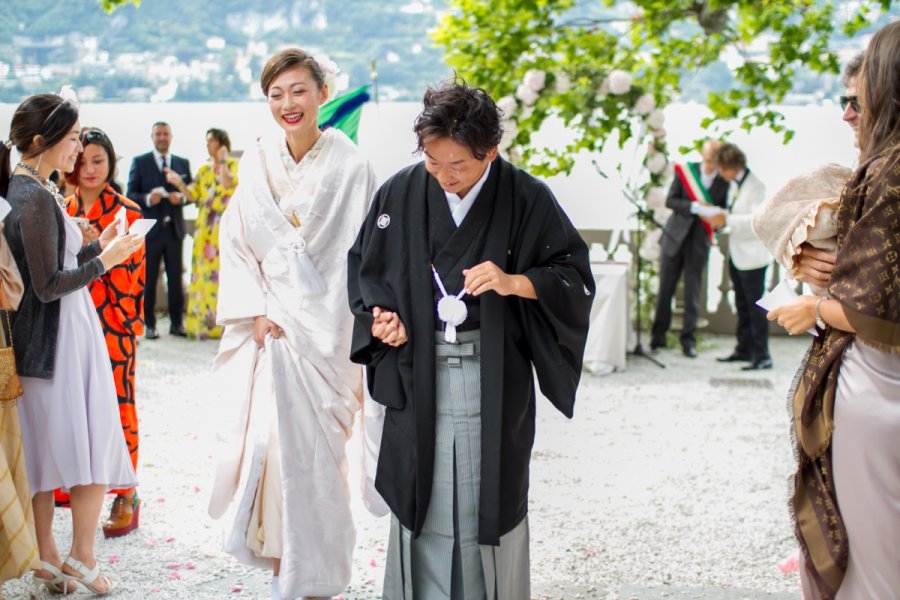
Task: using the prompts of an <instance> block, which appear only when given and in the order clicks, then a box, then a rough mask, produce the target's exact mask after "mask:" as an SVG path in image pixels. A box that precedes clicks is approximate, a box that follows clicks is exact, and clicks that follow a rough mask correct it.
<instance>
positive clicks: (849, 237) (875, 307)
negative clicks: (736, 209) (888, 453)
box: [792, 154, 900, 599]
mask: <svg viewBox="0 0 900 600" xmlns="http://www.w3.org/2000/svg"><path fill="white" fill-rule="evenodd" d="M837 219H838V223H837V261H836V263H835V268H834V272H833V273H832V277H831V282H830V284H829V288H828V289H829V292H830V294H831V296H832V297H833V298H835V299H836V300H838V301H840V302H841V304H842V305H843V309H844V313H845V314H846V316H847V319H848V320H849V321H850V324H851V325H852V326H853V328H854V329H855V330H856V333H855V334H853V333H848V332H845V331H840V330H837V329H834V328H829V329H828V330H827V331H826V332H825V334H824V335H821V336H819V337H818V338H816V339H815V340H814V341H813V344H812V347H811V348H810V350H809V353H808V354H807V359H806V362H805V364H804V366H803V367H802V369H801V372H800V373H799V375H798V379H797V382H796V387H795V389H794V391H793V413H794V434H795V437H796V453H797V458H798V469H797V473H796V474H795V476H794V496H793V499H792V508H793V512H794V519H795V531H796V534H797V538H798V539H799V541H800V547H801V550H802V551H803V553H804V555H805V558H806V561H807V565H808V566H809V567H810V569H811V571H812V573H811V574H812V575H813V579H814V580H815V581H816V584H817V586H818V588H819V592H820V593H821V594H822V596H823V597H824V598H826V599H830V598H833V597H834V595H835V594H836V593H837V590H838V588H839V587H840V585H841V581H842V580H843V578H844V573H845V572H846V569H847V561H848V558H849V546H848V540H847V531H846V529H845V527H844V523H843V520H842V519H841V514H840V510H839V507H838V504H837V499H836V497H835V489H834V478H833V477H834V476H833V474H832V469H831V434H832V431H833V430H834V421H833V417H834V402H835V396H836V393H837V380H838V372H839V370H840V367H841V358H842V356H843V353H844V350H845V349H846V348H847V346H848V345H849V344H850V342H852V341H853V340H854V338H856V339H857V340H859V341H860V342H861V343H864V344H867V345H869V346H871V347H874V348H877V349H879V350H881V351H884V352H890V353H893V354H900V156H897V155H896V154H893V155H890V156H886V157H885V156H881V157H876V158H874V159H873V160H871V161H868V162H867V163H866V164H864V165H862V166H861V167H860V168H859V169H858V170H857V172H856V173H855V174H854V176H853V178H852V179H851V180H850V182H849V183H848V184H847V187H846V188H845V189H844V193H843V196H842V198H841V204H840V207H839V209H838V218H837Z"/></svg>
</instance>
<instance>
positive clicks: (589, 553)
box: [584, 548, 597, 556]
mask: <svg viewBox="0 0 900 600" xmlns="http://www.w3.org/2000/svg"><path fill="white" fill-rule="evenodd" d="M584 554H585V556H597V551H596V550H594V549H593V548H585V549H584Z"/></svg>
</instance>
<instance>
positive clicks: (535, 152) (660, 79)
mask: <svg viewBox="0 0 900 600" xmlns="http://www.w3.org/2000/svg"><path fill="white" fill-rule="evenodd" d="M891 4H892V2H891V0H859V2H854V3H846V2H845V3H839V5H838V6H836V5H835V3H834V2H832V1H831V0H634V1H632V2H617V1H616V0H592V1H587V0H450V5H451V10H450V11H449V12H448V14H447V15H446V16H445V17H444V19H443V21H442V23H441V25H440V26H439V27H438V29H437V30H436V32H435V33H434V37H435V39H436V40H437V41H438V43H439V44H440V45H442V46H444V47H445V48H446V52H447V53H446V60H447V61H448V62H449V63H450V65H451V66H452V67H454V68H455V69H456V70H457V72H458V73H459V74H460V75H461V76H463V77H464V78H465V79H466V80H468V81H469V82H471V83H475V84H477V85H480V86H483V87H485V88H486V89H488V90H489V91H490V92H491V93H492V95H494V97H495V98H500V97H504V96H515V95H516V92H517V89H519V86H521V85H522V82H523V78H525V77H526V74H527V73H528V72H529V71H534V70H537V71H539V72H542V73H544V74H545V75H546V84H545V87H544V88H543V89H542V90H541V91H540V94H539V96H538V97H537V99H536V100H534V101H533V103H529V102H524V101H523V100H522V99H521V97H522V96H523V94H521V93H520V94H519V99H518V101H517V108H516V110H514V111H513V112H514V125H515V133H516V135H515V137H514V139H513V140H512V143H513V146H512V148H513V151H514V152H513V154H514V155H515V149H516V148H518V149H519V150H520V151H521V160H522V162H524V163H526V164H528V165H529V166H531V168H533V169H534V170H536V171H537V172H538V173H541V174H545V175H548V174H553V173H558V172H569V171H570V169H571V168H572V166H573V164H574V156H575V154H576V153H577V152H579V151H583V150H584V151H589V152H599V151H600V150H602V149H603V146H604V144H605V143H606V142H607V140H610V139H615V140H617V141H618V143H619V145H620V146H622V145H624V144H625V142H626V141H627V140H629V139H631V138H633V137H639V138H641V139H640V141H644V140H645V139H646V140H647V141H649V143H651V144H654V143H657V148H656V149H657V150H659V151H664V147H662V145H661V144H660V140H661V139H663V138H661V137H660V136H659V134H661V133H662V132H659V131H657V133H656V134H654V133H653V131H652V128H648V127H646V122H645V120H644V119H641V118H638V117H639V114H638V113H637V112H636V110H635V102H636V100H637V98H639V97H641V96H642V95H644V94H649V95H651V96H652V98H653V100H654V101H655V105H656V106H665V105H666V104H668V103H669V102H670V101H672V100H673V99H676V98H678V97H679V96H680V94H681V92H682V88H683V86H684V85H685V81H686V80H687V78H688V77H691V76H693V75H694V74H696V73H697V72H698V71H700V70H701V69H703V68H704V67H707V66H708V65H713V64H715V63H717V62H718V61H720V59H722V58H723V57H727V59H728V63H729V66H731V67H732V68H731V75H732V78H731V85H730V86H729V87H728V88H727V89H720V90H716V91H712V92H710V93H709V94H708V98H707V101H706V103H707V106H708V107H709V109H710V112H711V115H710V116H709V117H708V118H705V119H704V120H703V126H704V127H710V126H711V125H712V124H713V123H716V122H719V121H723V120H730V119H737V121H738V122H739V123H740V124H741V127H743V128H745V129H750V128H753V127H757V126H761V125H762V126H768V127H770V128H772V129H773V130H774V131H776V132H781V133H783V138H784V141H785V142H787V141H788V140H790V138H791V135H792V132H791V131H790V130H788V129H787V128H786V127H785V125H784V123H783V116H782V115H781V114H780V113H779V112H778V111H776V110H773V109H772V108H771V106H772V105H774V104H777V103H778V102H780V101H781V100H783V99H784V97H785V95H786V94H787V93H788V92H790V91H791V89H792V86H793V84H794V81H795V77H796V75H797V73H798V70H799V69H802V68H805V69H809V70H811V71H812V72H813V73H816V74H825V73H837V72H838V71H839V68H840V65H839V63H838V59H837V56H836V54H835V52H834V51H833V50H832V49H831V44H830V42H831V41H832V38H833V37H835V36H844V35H848V36H849V35H852V34H854V33H856V32H857V31H859V30H860V29H862V28H864V27H867V26H869V25H870V24H871V23H870V21H871V20H872V19H873V18H875V17H877V16H878V15H879V11H883V12H884V13H887V12H888V11H889V10H890V8H891ZM851 6H852V7H853V9H852V10H854V12H853V13H852V14H848V11H849V10H851V9H850V8H848V7H851ZM617 70H618V71H623V72H624V73H626V74H627V75H629V76H630V78H631V84H632V85H631V87H630V88H629V90H628V91H627V92H625V93H618V94H617V93H610V91H609V89H608V88H609V81H610V80H609V76H610V74H611V73H612V72H614V71H617ZM524 95H525V96H526V97H527V95H528V93H527V90H526V92H525V93H524ZM551 115H553V116H556V117H558V118H560V119H562V121H563V122H564V123H565V125H566V127H567V129H568V130H569V131H571V132H572V133H573V135H574V139H573V140H572V141H571V142H570V143H569V144H568V145H567V146H566V148H565V149H564V150H558V149H556V150H552V149H545V148H538V147H535V144H533V143H532V135H533V133H534V132H535V131H537V130H538V129H539V128H540V127H541V125H542V124H543V122H544V121H545V120H546V119H547V118H548V117H549V116H551ZM511 116H513V115H511ZM654 138H656V139H657V142H654V141H653V140H654Z"/></svg>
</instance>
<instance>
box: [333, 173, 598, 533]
mask: <svg viewBox="0 0 900 600" xmlns="http://www.w3.org/2000/svg"><path fill="white" fill-rule="evenodd" d="M434 184H435V182H434V180H433V178H432V177H431V176H430V175H429V174H428V172H427V171H426V170H425V166H424V164H423V163H419V164H417V165H414V166H412V167H409V168H406V169H404V170H403V171H400V172H399V173H397V174H396V175H394V176H393V177H392V178H391V179H389V180H388V181H387V182H385V183H384V185H382V186H381V188H380V189H379V190H378V193H377V194H376V195H375V199H374V202H373V204H372V208H371V210H370V212H369V214H368V216H367V218H366V222H365V223H364V225H363V227H362V230H361V231H360V233H359V236H358V237H357V239H356V243H355V244H354V246H353V248H352V249H351V250H350V253H349V263H348V277H349V282H348V285H349V298H350V307H351V310H352V311H353V314H354V316H355V319H356V321H355V324H354V328H353V346H352V354H351V359H352V360H353V361H355V362H358V363H361V364H364V365H367V366H368V384H369V390H370V391H371V393H372V396H373V398H374V399H375V400H376V401H377V402H380V403H381V404H384V405H385V406H386V407H387V411H386V415H385V421H384V432H383V436H382V441H381V452H380V456H379V459H378V468H377V473H376V479H375V486H376V489H377V490H378V491H379V492H380V493H381V495H382V496H383V497H384V499H385V501H386V502H387V504H388V506H390V508H391V510H392V511H393V513H394V514H395V515H396V516H397V518H398V519H399V520H400V523H402V524H403V526H405V527H406V528H408V529H410V530H412V531H414V532H415V534H416V535H418V534H419V533H420V532H421V529H422V524H423V523H424V521H425V515H426V514H427V512H428V504H429V501H430V497H431V487H432V480H433V468H434V444H435V350H434V332H435V306H434V292H433V286H434V282H433V279H432V273H431V267H430V262H431V259H432V257H431V256H430V250H429V240H428V223H427V215H426V213H427V210H426V190H427V189H428V186H429V185H434ZM483 202H489V203H492V205H493V206H492V207H491V208H490V209H489V210H483V209H484V207H483V206H482V207H481V210H479V209H477V207H478V205H479V203H483ZM468 217H475V218H485V219H487V221H488V222H487V229H486V233H485V234H484V249H483V251H482V253H481V256H480V257H479V256H475V257H474V259H473V260H472V261H471V264H470V265H469V266H474V265H476V264H479V263H481V262H483V261H486V260H491V261H493V262H494V263H495V264H497V265H498V266H499V267H500V268H502V269H503V270H504V271H506V272H507V273H510V274H524V275H526V276H527V277H528V278H529V279H530V280H531V282H532V284H533V285H534V289H535V291H536V292H537V297H538V299H537V300H526V299H523V298H518V297H502V296H500V295H498V294H496V293H494V292H487V293H486V294H483V295H482V296H481V297H480V310H481V424H482V427H481V457H482V460H481V495H480V499H479V519H478V532H479V533H478V539H479V543H481V544H485V545H498V544H499V543H500V536H501V535H503V534H505V533H507V532H509V531H510V530H512V529H513V528H514V527H515V526H516V525H518V524H519V523H520V522H521V521H522V519H523V518H524V517H525V515H526V513H527V510H528V469H529V462H530V460H531V449H532V445H533V443H534V430H535V386H534V375H533V373H536V374H537V379H538V382H539V384H540V388H541V392H542V393H543V394H544V395H545V396H546V397H547V398H549V399H550V401H551V402H552V403H553V405H554V406H556V408H557V409H558V410H559V411H560V412H562V413H563V414H565V415H566V416H567V417H571V416H572V414H573V409H574V404H575V390H576V388H577V387H578V381H579V378H580V375H581V363H582V355H583V353H584V346H585V342H586V339H587V331H588V320H589V316H590V309H591V302H592V301H593V298H594V279H593V276H592V274H591V270H590V261H589V258H588V249H587V246H586V245H585V243H584V241H583V240H582V239H581V237H580V236H579V235H578V232H577V231H576V230H575V228H574V227H573V225H572V223H571V222H570V221H569V219H568V217H567V216H566V215H565V213H564V212H563V211H562V209H561V208H560V207H559V205H558V204H557V203H556V200H555V199H554V197H553V194H552V193H551V192H550V190H549V189H548V188H547V186H546V185H545V184H544V183H542V182H541V181H539V180H537V179H536V178H534V177H532V176H531V175H529V174H528V173H526V172H524V171H522V170H520V169H518V168H516V167H514V166H513V165H511V164H509V163H508V162H506V161H505V160H503V159H500V158H498V159H496V160H495V161H494V162H493V164H492V166H491V172H490V174H489V176H488V179H487V181H486V183H485V186H484V188H483V189H482V191H481V193H480V194H479V196H478V198H477V200H476V201H475V204H474V205H473V207H472V210H471V211H470V213H469V215H468V216H467V218H468ZM465 225H466V221H463V223H462V225H461V227H463V226H465ZM451 293H452V292H451ZM374 306H380V307H383V308H385V309H388V310H391V311H396V312H397V313H398V314H399V316H400V319H401V320H402V321H403V323H404V324H405V325H406V328H407V333H408V337H409V341H408V342H407V343H406V344H405V345H403V346H401V347H400V348H391V347H389V346H387V345H385V344H383V343H382V342H381V341H379V340H377V339H375V338H373V337H372V335H371V326H372V315H371V309H372V307H374ZM532 367H533V369H534V370H532Z"/></svg>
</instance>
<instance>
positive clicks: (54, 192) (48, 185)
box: [16, 161, 66, 210]
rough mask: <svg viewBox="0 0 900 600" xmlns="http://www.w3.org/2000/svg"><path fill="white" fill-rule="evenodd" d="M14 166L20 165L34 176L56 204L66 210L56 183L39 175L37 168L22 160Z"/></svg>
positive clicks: (63, 199)
mask: <svg viewBox="0 0 900 600" xmlns="http://www.w3.org/2000/svg"><path fill="white" fill-rule="evenodd" d="M16 166H17V167H20V168H21V169H22V170H23V171H25V172H27V173H28V174H29V175H31V176H32V177H34V178H35V179H36V180H37V182H38V183H39V184H41V187H43V188H44V189H45V190H47V191H48V192H50V195H51V196H53V199H54V200H56V203H57V204H59V207H60V208H61V209H63V210H66V199H65V198H63V195H62V194H60V193H59V188H58V187H56V184H54V183H52V182H50V181H47V180H46V179H44V177H43V176H41V174H40V173H38V170H37V169H34V168H32V167H29V166H28V165H26V164H25V163H23V162H22V161H19V164H18V165H16Z"/></svg>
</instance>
